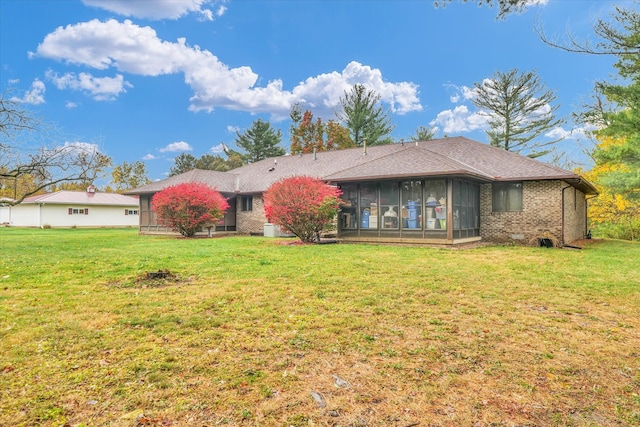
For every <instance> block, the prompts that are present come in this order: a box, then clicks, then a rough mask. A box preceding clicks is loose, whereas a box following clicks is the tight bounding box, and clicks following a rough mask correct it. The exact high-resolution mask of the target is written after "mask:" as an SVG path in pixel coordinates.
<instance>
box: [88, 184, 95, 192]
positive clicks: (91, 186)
mask: <svg viewBox="0 0 640 427" xmlns="http://www.w3.org/2000/svg"><path fill="white" fill-rule="evenodd" d="M95 192H96V187H94V186H93V184H92V185H90V186H89V187H87V193H90V194H95Z"/></svg>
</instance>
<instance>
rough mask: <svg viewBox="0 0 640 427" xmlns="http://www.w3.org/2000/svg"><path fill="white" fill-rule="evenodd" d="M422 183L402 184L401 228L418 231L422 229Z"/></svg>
mask: <svg viewBox="0 0 640 427" xmlns="http://www.w3.org/2000/svg"><path fill="white" fill-rule="evenodd" d="M421 200H422V181H403V182H402V210H401V218H402V228H404V229H410V230H419V229H421V228H422V207H421V206H422V205H421Z"/></svg>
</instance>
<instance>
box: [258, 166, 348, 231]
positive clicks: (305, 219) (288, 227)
mask: <svg viewBox="0 0 640 427" xmlns="http://www.w3.org/2000/svg"><path fill="white" fill-rule="evenodd" d="M340 194H341V191H340V190H339V189H337V188H336V187H331V186H329V185H327V184H325V183H323V182H322V181H320V180H319V179H316V178H311V177H307V176H295V177H291V178H286V179H283V180H280V181H277V182H275V183H274V184H272V185H271V187H269V189H268V190H267V191H266V192H265V194H264V212H265V215H266V216H267V219H268V220H269V222H271V223H273V224H276V225H279V226H280V227H281V228H282V229H283V230H285V231H289V232H291V233H293V234H295V235H296V236H298V237H299V238H300V240H302V241H303V242H314V241H316V240H319V238H320V232H322V230H323V229H325V227H326V226H327V225H328V224H330V223H331V222H332V221H333V218H334V217H335V214H336V212H337V211H338V206H339V205H338V198H339V197H340Z"/></svg>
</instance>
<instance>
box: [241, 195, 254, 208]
mask: <svg viewBox="0 0 640 427" xmlns="http://www.w3.org/2000/svg"><path fill="white" fill-rule="evenodd" d="M241 203H242V207H241V209H242V211H243V212H249V211H252V210H253V196H242V199H241Z"/></svg>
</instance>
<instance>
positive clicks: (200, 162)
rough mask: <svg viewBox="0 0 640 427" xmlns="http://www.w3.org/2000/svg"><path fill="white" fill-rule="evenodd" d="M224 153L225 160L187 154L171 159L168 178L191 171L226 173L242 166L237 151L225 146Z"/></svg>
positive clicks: (210, 156)
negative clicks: (171, 164) (171, 163)
mask: <svg viewBox="0 0 640 427" xmlns="http://www.w3.org/2000/svg"><path fill="white" fill-rule="evenodd" d="M224 152H225V154H226V155H227V159H224V158H223V157H222V156H219V155H213V154H203V155H202V156H201V157H199V158H196V157H195V156H193V155H192V154H188V153H182V154H179V155H178V156H176V158H175V159H173V162H174V164H173V166H172V167H171V170H170V171H169V176H174V175H179V174H181V173H185V172H189V171H190V170H193V169H203V170H210V171H221V172H226V171H228V170H231V169H235V168H239V167H240V166H242V165H243V164H244V162H243V161H242V155H241V154H240V153H238V152H237V151H234V150H232V149H230V148H229V147H227V146H225V147H224Z"/></svg>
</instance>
